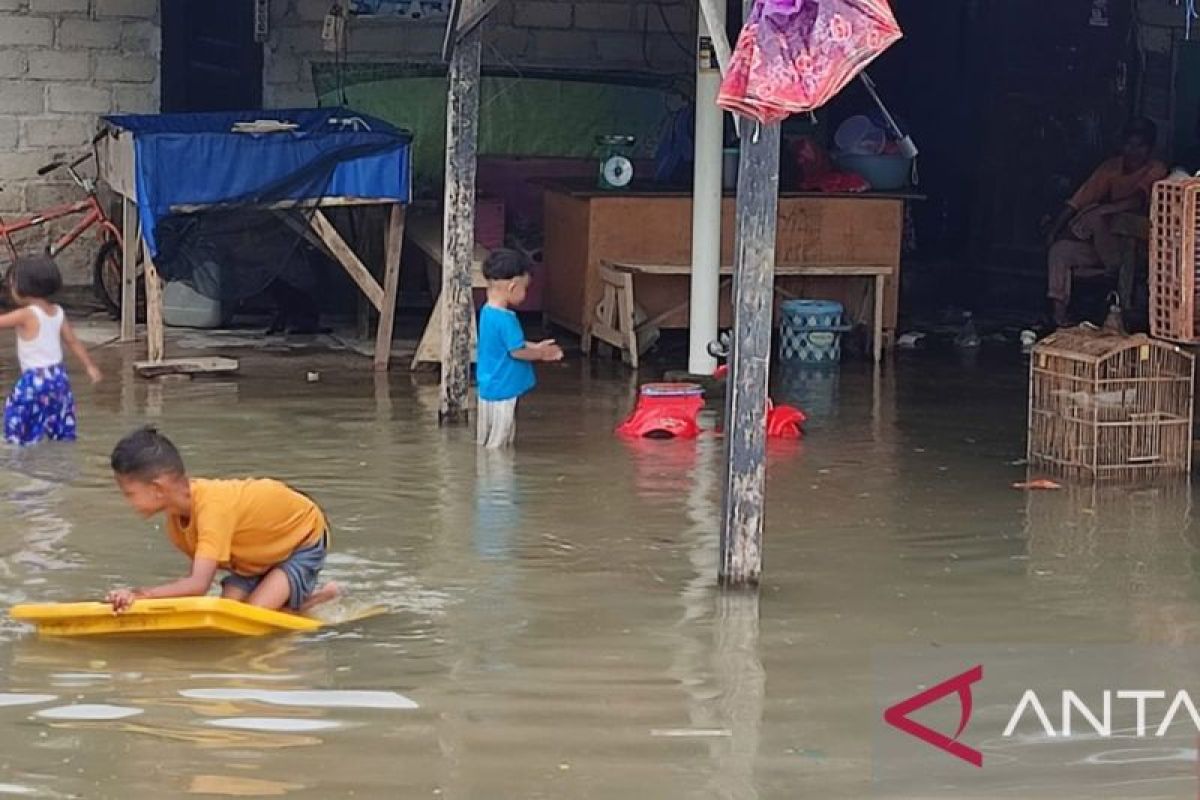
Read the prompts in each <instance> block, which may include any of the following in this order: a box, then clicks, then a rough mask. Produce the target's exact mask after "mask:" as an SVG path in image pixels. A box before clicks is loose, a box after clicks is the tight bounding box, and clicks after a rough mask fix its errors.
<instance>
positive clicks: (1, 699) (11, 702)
mask: <svg viewBox="0 0 1200 800" xmlns="http://www.w3.org/2000/svg"><path fill="white" fill-rule="evenodd" d="M57 699H58V695H55V694H20V693H12V694H0V708H7V707H9V706H36V705H41V704H42V703H49V702H51V701H53V700H57Z"/></svg>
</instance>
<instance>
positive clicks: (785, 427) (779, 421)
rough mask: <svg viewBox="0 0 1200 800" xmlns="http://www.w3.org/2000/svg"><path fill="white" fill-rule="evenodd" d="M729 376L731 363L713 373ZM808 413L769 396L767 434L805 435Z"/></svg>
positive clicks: (784, 437) (788, 437)
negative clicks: (777, 401) (776, 401)
mask: <svg viewBox="0 0 1200 800" xmlns="http://www.w3.org/2000/svg"><path fill="white" fill-rule="evenodd" d="M728 377H729V365H728V364H722V365H721V366H719V367H717V370H716V372H714V373H713V378H715V379H717V380H719V381H720V380H725V379H726V378H728ZM806 422H808V415H807V414H805V413H804V412H803V411H801V410H800V409H798V408H796V407H795V406H777V405H775V403H774V402H772V401H771V399H770V398H767V436H769V437H772V438H775V439H799V438H800V437H801V436H803V435H804V423H806Z"/></svg>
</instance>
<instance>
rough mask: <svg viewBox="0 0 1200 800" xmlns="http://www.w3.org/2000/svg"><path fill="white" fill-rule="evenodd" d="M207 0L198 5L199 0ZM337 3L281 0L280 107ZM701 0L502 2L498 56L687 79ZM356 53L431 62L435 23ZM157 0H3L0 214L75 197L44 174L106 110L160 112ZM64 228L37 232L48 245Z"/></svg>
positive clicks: (271, 49) (382, 37)
mask: <svg viewBox="0 0 1200 800" xmlns="http://www.w3.org/2000/svg"><path fill="white" fill-rule="evenodd" d="M195 2H202V0H195ZM331 2H332V0H272V3H271V37H270V40H269V42H268V43H267V45H266V48H265V53H264V62H265V75H264V83H265V87H264V98H265V102H266V105H268V106H274V107H283V106H306V105H311V104H312V103H313V102H314V99H315V98H314V94H313V86H312V69H311V65H312V62H314V61H330V60H331V56H330V54H328V53H326V52H324V51H323V50H322V49H321V25H322V21H323V20H324V18H325V14H326V13H327V12H328V11H329V8H330V5H331ZM695 15H696V12H695V4H694V3H690V2H684V0H663V2H661V3H652V2H643V1H641V0H589V1H588V2H574V3H572V2H567V1H566V0H549V1H546V0H543V1H540V2H527V1H526V0H520V2H517V0H504V2H502V3H501V4H500V5H499V6H498V7H497V8H496V10H495V11H494V12H493V16H492V18H491V19H489V21H488V23H487V29H486V36H485V44H484V59H485V61H486V62H487V63H489V64H504V65H510V66H516V67H518V68H519V67H564V68H567V67H569V68H572V69H581V68H582V69H587V68H595V69H598V70H602V69H653V70H656V71H661V72H678V73H681V74H690V72H691V69H692V58H691V56H690V55H689V52H688V50H689V49H690V47H691V43H692V41H693V40H694V38H695V26H696V16H695ZM349 36H350V40H349V55H348V57H349V59H350V60H353V61H396V60H404V61H414V62H433V61H436V60H437V59H439V57H440V50H441V41H442V35H441V24H440V23H439V22H436V21H434V22H429V23H414V22H407V21H405V22H395V21H390V22H389V21H385V20H354V21H353V22H352V24H351V28H350V32H349ZM160 38H161V37H160V34H159V25H158V1H157V0H0V188H2V189H3V191H0V212H4V213H14V212H21V211H25V210H28V209H36V208H43V207H45V206H47V205H50V204H52V203H55V202H59V201H63V200H65V199H69V198H75V197H77V191H76V190H75V188H74V186H73V185H71V184H70V183H64V182H62V181H61V180H53V179H52V180H44V179H39V178H38V177H37V175H36V171H37V168H38V167H40V166H41V165H43V164H45V163H47V162H48V161H50V160H52V159H53V158H54V157H55V156H56V155H57V154H60V153H67V152H73V151H76V150H80V149H81V148H83V147H84V146H85V144H86V142H87V141H88V139H89V138H90V136H91V134H92V132H93V131H94V130H95V125H96V118H97V117H98V116H99V115H101V114H104V113H109V112H115V111H123V112H135V113H136V112H154V111H157V110H158V106H159V81H158V75H159V65H158V54H159V49H160ZM55 232H56V231H55V230H54V229H50V230H48V231H46V232H44V233H42V234H40V235H39V234H28V235H27V238H26V239H24V240H23V241H24V243H25V244H26V245H27V246H29V247H30V248H38V247H42V246H44V244H45V241H46V239H47V238H48V237H49V236H50V235H53V233H55ZM89 250H90V247H87V246H85V243H81V244H79V245H77V246H76V247H75V248H73V249H72V251H68V253H66V254H64V257H63V266H64V268H65V269H66V272H67V278H68V281H70V282H72V283H84V282H87V281H89V280H90V276H89V275H88V270H87V267H88V265H89V263H90V257H91V254H90V252H89Z"/></svg>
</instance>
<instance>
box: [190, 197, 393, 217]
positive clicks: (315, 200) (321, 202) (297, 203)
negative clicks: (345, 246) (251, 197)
mask: <svg viewBox="0 0 1200 800" xmlns="http://www.w3.org/2000/svg"><path fill="white" fill-rule="evenodd" d="M395 202H396V198H394V197H311V198H306V199H302V200H279V201H277V202H274V203H259V204H257V205H255V206H254V208H255V209H257V210H259V211H279V210H283V209H297V208H304V209H314V208H347V207H353V206H390V205H394V204H395ZM243 207H244V205H243V204H242V203H185V204H180V205H174V206H171V213H172V214H195V213H197V212H200V211H213V210H219V209H230V208H243Z"/></svg>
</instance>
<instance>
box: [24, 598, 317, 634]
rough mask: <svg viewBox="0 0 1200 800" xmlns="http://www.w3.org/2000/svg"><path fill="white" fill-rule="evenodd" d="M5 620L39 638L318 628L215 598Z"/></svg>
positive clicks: (36, 612)
mask: <svg viewBox="0 0 1200 800" xmlns="http://www.w3.org/2000/svg"><path fill="white" fill-rule="evenodd" d="M9 615H10V616H11V617H12V618H13V619H16V620H20V621H22V622H28V623H31V624H33V625H35V626H37V629H38V633H40V634H41V635H43V636H142V637H146V636H161V637H189V638H191V637H199V636H267V635H270V634H278V633H295V632H303V631H314V630H316V629H317V628H320V627H321V625H322V623H321V621H320V620H316V619H312V618H311V617H304V616H300V615H298V614H288V613H284V612H282V611H269V610H267V609H263V608H256V607H255V606H251V605H247V604H245V603H239V602H237V601H234V600H224V599H222V598H219V597H178V598H173V599H169V600H138V601H136V602H135V603H134V604H133V605H132V606H131V607H130V608H129V609H128V610H127V611H123V612H121V613H120V614H114V613H113V610H112V606H110V605H108V604H107V603H40V604H30V605H19V606H13V608H12V609H11V610H10V611H9Z"/></svg>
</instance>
